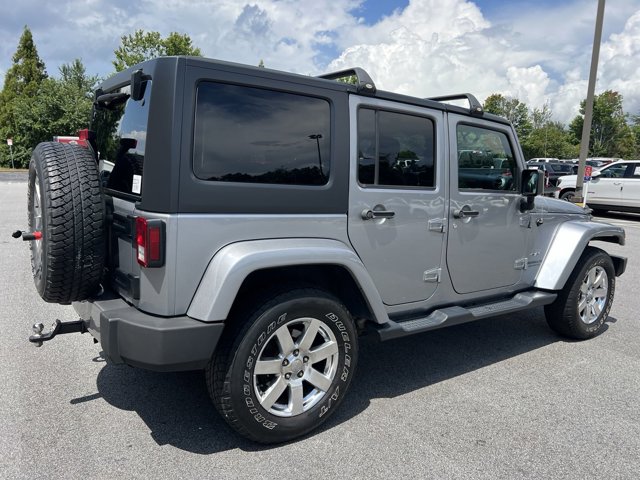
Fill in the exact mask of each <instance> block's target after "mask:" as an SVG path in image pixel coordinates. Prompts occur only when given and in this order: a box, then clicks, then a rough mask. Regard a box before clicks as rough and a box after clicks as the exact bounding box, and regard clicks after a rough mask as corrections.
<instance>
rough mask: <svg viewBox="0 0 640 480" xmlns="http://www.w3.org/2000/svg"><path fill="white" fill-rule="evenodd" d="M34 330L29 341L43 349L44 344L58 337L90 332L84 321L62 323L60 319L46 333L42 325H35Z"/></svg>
mask: <svg viewBox="0 0 640 480" xmlns="http://www.w3.org/2000/svg"><path fill="white" fill-rule="evenodd" d="M32 329H33V333H34V334H33V335H31V336H30V337H29V341H30V342H31V343H33V344H35V346H36V347H41V346H42V342H47V341H49V340H51V339H52V338H53V337H55V336H56V335H62V334H63V333H76V332H80V333H85V332H87V331H88V330H87V327H86V325H85V323H84V321H83V320H75V321H73V322H62V321H60V320H58V319H56V321H55V322H54V323H53V325H51V330H49V331H48V332H44V325H43V324H42V323H34V325H33V327H32Z"/></svg>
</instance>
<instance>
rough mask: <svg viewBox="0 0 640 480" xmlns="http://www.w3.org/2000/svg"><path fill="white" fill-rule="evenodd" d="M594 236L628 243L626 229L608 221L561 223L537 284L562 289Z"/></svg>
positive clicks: (547, 288) (541, 267) (542, 287)
mask: <svg viewBox="0 0 640 480" xmlns="http://www.w3.org/2000/svg"><path fill="white" fill-rule="evenodd" d="M592 240H602V241H605V242H612V243H618V244H620V245H624V242H625V233H624V229H623V228H621V227H617V226H615V225H609V224H608V223H599V222H588V221H570V222H565V223H563V224H562V225H560V226H559V227H558V230H557V231H556V234H555V236H554V238H553V241H552V242H551V245H550V246H549V250H548V251H547V255H546V256H545V258H544V260H543V262H542V265H541V266H540V270H538V275H537V276H536V282H535V287H537V288H540V289H544V290H560V289H562V288H563V287H564V285H565V283H566V282H567V279H568V278H569V275H571V272H572V271H573V269H574V268H575V266H576V264H577V263H578V260H579V259H580V256H581V255H582V252H584V249H585V248H587V245H588V244H589V242H590V241H592Z"/></svg>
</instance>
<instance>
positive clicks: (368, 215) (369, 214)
mask: <svg viewBox="0 0 640 480" xmlns="http://www.w3.org/2000/svg"><path fill="white" fill-rule="evenodd" d="M384 208H385V207H384V206H382V205H376V206H375V207H373V209H370V208H369V209H364V210H363V211H362V213H361V214H360V216H361V217H362V219H363V220H373V219H374V218H393V217H395V216H396V212H392V211H391V210H384ZM376 209H378V210H376Z"/></svg>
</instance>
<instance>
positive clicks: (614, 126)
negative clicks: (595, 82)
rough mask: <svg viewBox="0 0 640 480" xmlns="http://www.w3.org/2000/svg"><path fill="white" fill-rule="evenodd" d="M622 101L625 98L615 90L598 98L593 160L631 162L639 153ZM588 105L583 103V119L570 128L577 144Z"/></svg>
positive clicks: (590, 140)
mask: <svg viewBox="0 0 640 480" xmlns="http://www.w3.org/2000/svg"><path fill="white" fill-rule="evenodd" d="M622 100H623V98H622V95H621V94H620V93H618V92H614V91H612V90H607V91H606V92H603V93H601V94H600V95H596V96H595V98H594V101H593V120H592V122H591V137H590V139H589V156H592V157H622V158H631V157H633V155H634V154H635V153H636V151H635V147H636V138H635V136H634V133H633V130H632V128H631V126H629V125H628V124H627V122H626V116H625V113H624V110H623V108H622ZM585 105H586V101H585V100H583V101H582V102H581V103H580V115H578V116H576V117H575V118H574V119H573V120H572V122H571V124H570V125H569V130H570V132H571V134H572V135H573V138H574V141H576V142H578V143H579V142H580V140H581V138H582V126H583V125H584V112H585Z"/></svg>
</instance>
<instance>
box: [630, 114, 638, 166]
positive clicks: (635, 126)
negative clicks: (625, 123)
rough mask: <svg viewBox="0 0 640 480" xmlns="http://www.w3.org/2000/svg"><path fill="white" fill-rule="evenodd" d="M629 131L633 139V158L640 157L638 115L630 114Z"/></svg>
mask: <svg viewBox="0 0 640 480" xmlns="http://www.w3.org/2000/svg"><path fill="white" fill-rule="evenodd" d="M631 131H632V132H633V136H634V139H635V152H634V154H633V155H632V157H633V158H640V115H632V116H631Z"/></svg>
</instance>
